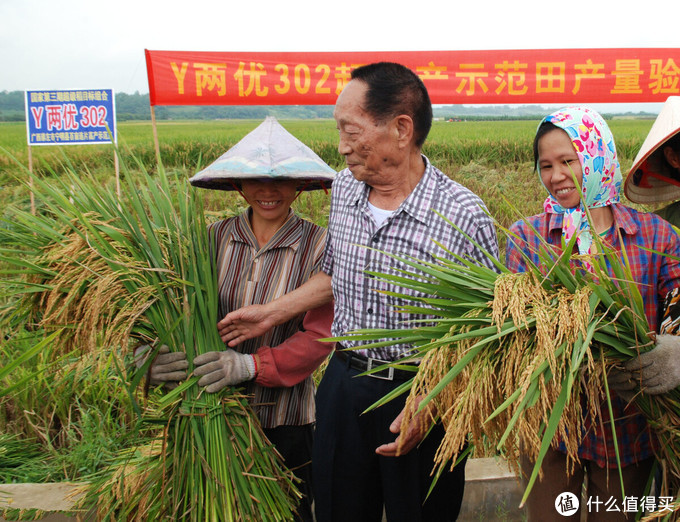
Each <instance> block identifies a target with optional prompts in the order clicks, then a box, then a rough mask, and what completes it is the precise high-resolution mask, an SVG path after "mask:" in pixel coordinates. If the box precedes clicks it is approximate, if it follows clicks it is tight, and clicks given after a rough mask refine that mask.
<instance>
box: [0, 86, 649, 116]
mask: <svg viewBox="0 0 680 522" xmlns="http://www.w3.org/2000/svg"><path fill="white" fill-rule="evenodd" d="M548 112H549V111H548V110H547V109H544V108H543V107H541V106H540V105H520V106H513V107H511V106H509V105H502V106H499V105H487V106H484V105H476V106H465V105H444V106H437V107H434V115H435V117H437V118H439V119H444V120H527V119H534V120H535V119H539V120H540V119H541V118H542V117H543V116H545V114H547V113H548ZM626 114H627V115H629V116H636V117H655V116H656V115H655V114H651V113H643V112H639V113H635V114H632V113H630V112H629V113H626ZM266 116H275V117H276V118H279V119H314V118H332V117H333V106H332V105H289V106H286V105H255V106H253V105H241V106H225V105H221V106H177V107H174V106H173V107H170V106H157V107H156V119H158V120H219V119H249V120H253V119H254V120H262V119H264V118H265V117H266ZM603 116H604V117H605V118H607V117H609V116H612V115H609V114H603ZM25 119H26V118H25V116H24V91H11V92H8V91H0V121H25ZM116 119H117V120H118V121H127V120H150V119H151V110H150V108H149V95H148V94H139V92H135V93H134V94H126V93H124V92H120V93H116Z"/></svg>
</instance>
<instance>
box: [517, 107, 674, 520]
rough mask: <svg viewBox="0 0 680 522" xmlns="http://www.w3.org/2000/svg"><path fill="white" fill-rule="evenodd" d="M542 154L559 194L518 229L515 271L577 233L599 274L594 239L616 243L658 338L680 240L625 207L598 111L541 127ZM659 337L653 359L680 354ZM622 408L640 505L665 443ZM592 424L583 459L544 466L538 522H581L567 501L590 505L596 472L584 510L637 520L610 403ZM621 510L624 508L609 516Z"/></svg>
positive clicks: (584, 263)
mask: <svg viewBox="0 0 680 522" xmlns="http://www.w3.org/2000/svg"><path fill="white" fill-rule="evenodd" d="M534 157H535V161H536V170H537V171H538V173H539V174H540V179H541V182H542V183H543V185H544V187H545V188H546V190H547V191H548V193H549V195H548V197H547V199H546V200H545V203H544V210H545V212H544V213H542V214H539V215H536V216H532V217H530V218H527V219H525V220H522V221H518V222H517V223H515V224H514V225H513V226H512V227H511V231H512V232H513V233H514V236H513V237H512V238H511V239H510V240H509V241H508V245H507V249H506V264H507V266H508V267H509V268H510V269H511V270H512V271H514V272H524V271H526V270H527V263H528V262H529V261H530V262H533V263H534V264H536V265H540V260H539V255H538V254H539V251H540V248H541V245H542V244H545V243H546V242H547V243H548V244H549V245H551V246H552V247H553V248H554V250H555V251H556V253H559V252H561V251H562V249H563V248H565V246H566V245H567V244H569V241H570V240H571V239H572V238H574V236H575V237H576V247H575V249H574V254H580V256H579V257H576V258H574V263H575V265H576V268H579V269H583V270H589V269H590V267H591V265H590V263H589V262H588V255H591V254H594V253H595V250H596V242H594V241H593V236H594V235H595V234H598V235H599V236H600V237H601V238H602V240H603V242H604V244H606V245H607V246H609V247H611V248H613V249H615V250H616V251H625V255H626V257H627V262H628V265H629V266H630V269H631V271H632V274H633V277H634V279H635V281H636V282H637V283H638V285H639V289H640V292H641V294H642V297H643V301H644V304H645V315H646V317H647V320H648V321H649V324H650V326H651V328H652V329H654V331H658V328H659V324H660V320H661V317H660V316H661V312H662V310H663V299H664V297H665V296H666V294H668V293H669V292H670V291H672V290H673V289H674V288H676V287H678V286H680V264H679V263H678V262H677V261H675V260H673V259H671V258H669V257H667V256H664V255H661V254H659V253H658V252H667V253H670V254H673V255H676V256H680V238H678V236H677V234H676V233H675V232H674V231H673V229H672V227H671V226H670V225H668V223H666V222H665V221H663V220H662V219H660V218H659V217H658V216H656V215H654V214H648V213H642V212H637V211H635V210H634V209H631V208H628V207H626V206H624V205H621V204H620V203H619V190H620V188H621V182H622V177H621V172H620V168H619V162H618V159H617V155H616V147H615V145H614V139H613V137H612V134H611V132H610V130H609V127H608V126H607V124H606V123H605V122H604V120H603V119H602V117H601V116H600V115H599V114H598V113H597V112H595V111H593V110H591V109H588V108H585V107H569V108H565V109H561V110H559V111H557V112H555V113H553V114H551V115H550V116H547V117H546V118H545V119H544V120H543V121H542V122H541V124H540V125H539V127H538V130H537V133H536V137H535V139H534ZM586 208H587V209H588V213H589V214H590V220H589V219H588V216H587V214H586ZM572 244H573V243H572ZM666 337H668V338H670V340H668V339H665V338H666ZM657 339H658V341H657V347H656V348H655V349H654V350H652V351H650V352H649V354H654V353H655V352H656V353H657V354H660V353H661V352H663V350H664V348H663V345H664V343H663V342H662V341H664V340H665V341H667V342H668V343H670V344H672V345H673V346H674V347H680V342H678V341H679V340H680V339H679V338H677V337H673V336H657ZM678 353H680V352H678ZM652 358H653V359H654V360H653V361H652V364H651V365H649V366H647V368H646V370H649V369H650V368H654V367H656V368H657V369H658V368H659V367H660V364H659V363H660V361H661V360H662V359H663V357H656V358H655V357H654V356H653V357H652ZM636 362H637V363H639V361H638V359H634V360H633V363H636ZM647 362H649V361H645V365H647ZM638 366H640V365H639V364H638ZM633 367H634V365H632V366H631V368H630V369H631V370H632V369H633ZM644 371H645V370H643V372H644ZM652 371H653V372H654V374H655V377H654V378H655V379H657V380H661V381H663V386H661V387H660V388H659V389H654V391H655V392H663V391H667V390H668V389H671V388H674V387H675V386H677V385H678V384H680V372H679V374H678V375H677V376H670V377H668V376H667V375H665V374H664V373H663V372H658V371H656V370H652ZM612 380H614V381H616V385H615V386H614V388H615V389H620V390H623V389H625V390H626V391H631V390H632V389H633V388H634V387H635V382H636V381H637V382H640V376H639V375H637V376H634V375H633V374H632V373H631V372H619V373H618V374H617V375H616V378H615V379H609V382H610V385H611V382H612ZM668 386H670V388H669V387H668ZM644 391H646V392H649V390H648V389H645V390H644ZM633 393H634V392H633ZM624 395H625V393H624ZM630 395H632V393H631V394H630ZM612 406H613V414H614V417H613V418H614V422H613V425H614V428H615V429H616V436H617V441H618V452H619V457H620V461H621V466H622V469H623V479H624V492H625V495H626V499H627V498H632V497H637V499H639V498H640V497H641V496H642V495H643V494H644V493H643V492H644V488H645V485H646V482H647V480H648V478H649V475H650V472H651V469H652V466H653V463H654V449H655V445H656V439H655V438H654V436H653V434H652V433H651V430H650V428H649V426H648V425H647V422H646V420H645V418H644V417H643V415H642V414H641V413H640V411H639V410H638V409H637V407H636V406H635V405H634V403H631V404H627V401H626V400H624V399H623V398H621V397H620V396H619V395H617V394H616V393H613V396H612ZM585 417H586V418H585V419H584V426H585V429H584V432H583V433H581V434H580V435H579V436H580V437H581V439H580V441H579V447H578V462H575V463H573V462H568V459H567V456H566V446H565V444H564V442H563V441H561V440H558V439H556V440H555V441H553V447H552V448H551V449H550V450H549V451H548V453H547V455H546V457H545V459H544V460H543V463H542V471H543V477H542V479H541V480H539V481H537V482H536V483H535V485H534V487H533V489H532V492H531V495H530V496H529V500H528V502H527V507H528V513H529V519H530V520H541V521H544V520H550V519H551V518H553V519H555V520H564V519H565V515H569V516H571V517H572V518H573V519H575V520H578V518H579V517H580V511H581V510H580V509H575V507H578V506H575V504H574V503H568V502H567V500H569V498H570V497H569V496H568V495H566V496H565V495H564V494H565V493H571V494H572V495H575V497H571V498H572V499H573V498H577V499H578V498H580V497H581V491H582V486H583V481H584V478H585V476H586V475H587V477H588V491H587V498H588V500H589V502H588V504H587V506H582V508H583V509H587V510H588V512H589V514H590V515H592V517H594V519H596V520H627V518H626V516H627V515H628V514H629V513H628V512H627V511H629V510H624V507H626V506H624V498H622V495H621V486H620V481H619V479H618V473H617V472H616V470H615V469H612V468H616V467H617V466H618V464H617V460H616V453H615V450H616V448H615V447H614V437H613V435H612V422H611V420H610V417H609V413H608V410H607V407H606V404H605V403H603V405H602V407H601V408H600V412H599V413H598V418H596V419H594V420H593V419H591V417H590V416H589V415H586V416H585ZM572 464H573V465H574V466H573V469H572V468H571V465H572ZM522 468H523V473H524V474H526V475H527V476H529V475H530V473H531V470H532V469H533V463H532V462H531V461H530V459H529V458H523V459H522ZM553 502H554V503H555V509H554V510H553V508H552V505H553ZM598 502H599V504H598ZM607 503H608V504H607ZM546 506H548V507H546ZM616 507H618V511H608V509H614V510H615V509H616ZM627 507H630V506H627ZM560 508H564V509H560ZM570 508H574V509H570ZM634 509H637V508H636V507H635V508H634ZM632 518H634V514H631V519H632Z"/></svg>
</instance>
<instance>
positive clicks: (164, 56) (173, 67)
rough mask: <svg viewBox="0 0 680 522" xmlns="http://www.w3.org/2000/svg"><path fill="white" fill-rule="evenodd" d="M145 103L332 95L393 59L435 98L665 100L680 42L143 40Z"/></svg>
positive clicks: (295, 101)
mask: <svg viewBox="0 0 680 522" xmlns="http://www.w3.org/2000/svg"><path fill="white" fill-rule="evenodd" d="M145 52H146V67H147V74H148V77H149V93H150V100H151V105H334V104H335V101H336V99H337V96H338V94H339V93H340V91H341V90H342V88H343V87H344V86H345V84H346V83H347V82H348V81H349V79H350V73H351V71H352V69H353V68H356V67H359V66H360V65H364V64H367V63H372V62H377V61H392V62H399V63H402V64H404V65H406V66H407V67H410V68H411V69H412V70H413V71H415V72H416V73H417V74H418V75H419V76H420V77H421V78H422V79H423V82H424V83H425V85H426V86H427V89H428V91H429V93H430V97H431V99H432V103H436V104H524V103H527V104H528V103H549V104H568V103H639V102H664V101H665V100H666V98H667V97H668V96H670V95H677V94H680V48H663V49H541V50H514V51H513V50H503V51H406V52H397V51H395V52H347V53H344V52H311V53H301V52H290V53H289V52H280V53H279V52H253V53H235V52H229V53H226V52H225V53H221V52H183V51H149V50H146V51H145Z"/></svg>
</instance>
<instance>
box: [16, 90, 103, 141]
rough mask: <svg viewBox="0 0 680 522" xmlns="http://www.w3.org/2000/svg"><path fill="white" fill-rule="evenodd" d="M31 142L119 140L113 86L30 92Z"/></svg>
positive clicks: (28, 132) (28, 93) (28, 113)
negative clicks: (110, 87)
mask: <svg viewBox="0 0 680 522" xmlns="http://www.w3.org/2000/svg"><path fill="white" fill-rule="evenodd" d="M26 131H27V135H28V144H29V145H83V144H88V143H90V144H91V143H111V142H112V141H113V142H114V143H115V142H116V106H115V100H114V97H113V89H70V90H63V91H52V90H39V91H26Z"/></svg>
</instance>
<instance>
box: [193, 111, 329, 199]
mask: <svg viewBox="0 0 680 522" xmlns="http://www.w3.org/2000/svg"><path fill="white" fill-rule="evenodd" d="M334 178H335V170H333V169H332V168H331V167H329V166H328V165H327V164H326V163H325V162H324V161H323V160H322V159H321V158H320V157H319V156H317V155H316V153H315V152H314V151H313V150H312V149H310V148H309V147H307V145H305V144H304V143H302V142H301V141H300V140H298V139H297V138H296V137H295V136H293V135H292V134H291V133H289V132H288V131H287V130H286V129H284V128H283V127H282V126H281V124H280V123H279V122H278V121H276V118H274V117H273V116H268V117H267V118H266V119H265V120H264V121H263V122H262V123H261V124H260V125H259V126H258V127H257V128H256V129H255V130H253V131H252V132H250V133H249V134H247V135H246V136H245V137H244V138H243V139H242V140H241V141H239V142H238V143H237V144H236V145H234V146H233V147H232V148H230V149H229V150H228V151H227V152H225V153H224V154H222V156H220V157H219V158H218V159H217V160H215V161H214V162H213V163H212V164H211V165H209V166H208V167H206V168H204V169H203V170H201V171H200V172H198V173H197V174H196V175H194V176H193V177H192V178H191V179H190V180H189V182H190V183H191V184H192V185H194V186H196V187H202V188H208V189H216V190H236V188H237V187H238V181H240V180H243V179H277V180H284V179H295V180H299V181H300V183H299V185H298V187H299V189H300V190H316V189H320V188H328V187H329V186H330V185H331V183H332V182H333V179H334Z"/></svg>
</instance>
